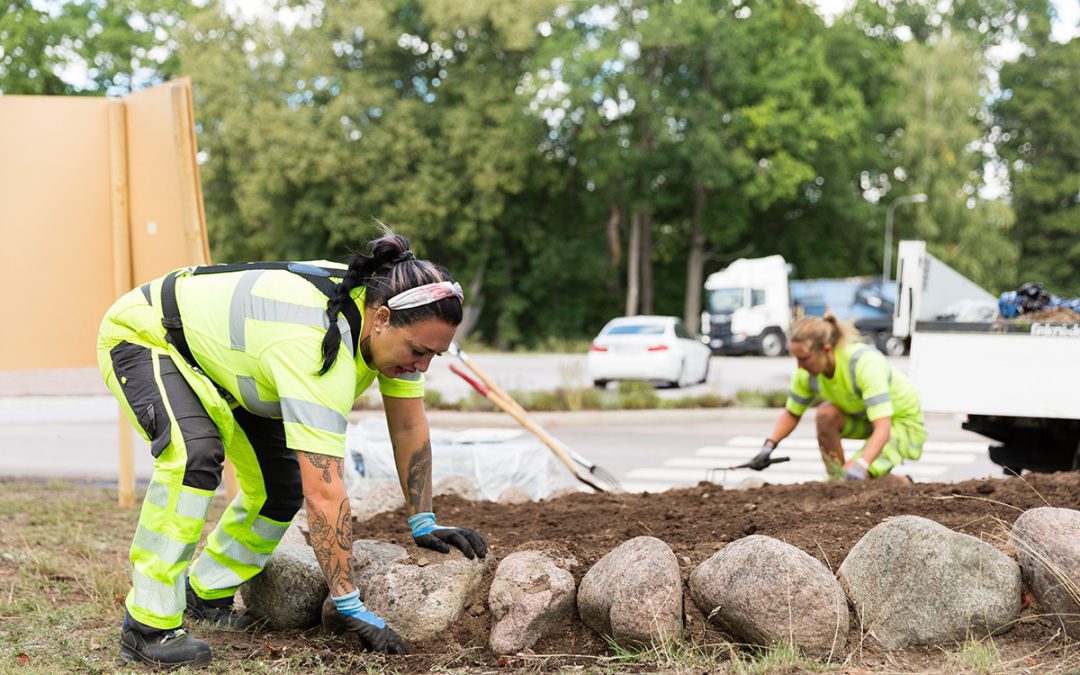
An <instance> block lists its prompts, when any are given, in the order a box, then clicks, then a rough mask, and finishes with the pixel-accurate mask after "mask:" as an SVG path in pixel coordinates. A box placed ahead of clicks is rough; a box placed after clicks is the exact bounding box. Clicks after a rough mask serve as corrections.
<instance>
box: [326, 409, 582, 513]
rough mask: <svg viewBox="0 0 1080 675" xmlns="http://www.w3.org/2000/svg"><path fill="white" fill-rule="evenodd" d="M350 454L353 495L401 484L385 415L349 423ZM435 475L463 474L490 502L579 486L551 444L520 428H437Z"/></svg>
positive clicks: (349, 484)
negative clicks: (514, 490) (511, 493)
mask: <svg viewBox="0 0 1080 675" xmlns="http://www.w3.org/2000/svg"><path fill="white" fill-rule="evenodd" d="M345 451H346V457H345V459H346V461H345V474H346V475H345V484H346V486H347V487H348V490H349V495H350V496H352V497H362V496H364V495H365V494H367V492H368V491H369V490H371V488H372V487H373V486H374V484H376V483H380V482H383V481H388V480H392V481H394V482H397V480H398V475H397V468H396V466H395V464H394V451H393V448H392V446H391V444H390V433H389V431H387V427H386V419H385V418H383V417H382V416H381V415H373V416H372V417H370V418H368V419H366V420H364V421H363V422H360V423H359V424H349V428H348V430H347V431H346V432H345ZM431 473H432V481H433V483H437V482H439V481H440V480H442V479H443V478H446V477H447V476H464V477H466V478H468V479H469V480H471V481H472V482H473V483H474V484H475V485H476V487H477V489H479V491H480V493H481V494H482V495H483V497H484V498H485V499H488V500H490V501H495V500H496V499H497V498H498V497H499V495H500V494H502V492H503V491H504V490H505V489H506V488H508V487H510V486H517V487H519V488H521V489H522V490H524V491H525V492H526V493H528V495H529V496H530V497H531V498H532V499H534V500H536V499H543V498H545V497H547V496H549V495H551V494H552V493H553V492H555V491H557V490H561V489H563V488H566V487H573V486H575V485H576V483H575V481H574V478H573V477H572V476H571V475H570V472H569V471H567V469H566V467H565V466H563V465H562V464H561V463H559V461H558V460H557V459H556V458H555V456H554V455H553V454H552V453H551V451H550V450H549V449H548V448H547V446H545V445H544V444H543V443H541V442H540V441H539V440H538V439H537V438H536V437H535V436H533V435H532V434H529V433H528V432H526V431H524V430H521V429H466V430H464V431H448V430H445V429H435V428H432V429H431Z"/></svg>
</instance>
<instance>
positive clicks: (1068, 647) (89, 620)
mask: <svg viewBox="0 0 1080 675" xmlns="http://www.w3.org/2000/svg"><path fill="white" fill-rule="evenodd" d="M0 487H3V488H4V489H3V490H2V491H0V522H2V526H0V619H2V620H0V671H3V670H4V669H5V668H7V667H8V666H9V664H12V663H22V661H23V660H24V659H25V660H28V662H29V663H28V666H30V667H31V670H33V672H61V671H63V672H89V671H92V672H101V671H112V670H115V669H116V667H117V662H116V656H115V654H116V644H117V643H116V640H117V639H118V635H119V631H118V627H119V620H120V616H121V614H122V609H121V603H122V601H123V594H124V593H126V591H127V588H128V585H129V583H130V580H129V579H128V575H127V574H128V573H127V561H126V558H127V548H128V546H129V545H130V541H131V536H132V534H133V533H134V531H135V525H136V522H137V519H138V513H137V511H135V510H130V509H119V508H118V507H116V505H115V499H116V497H115V492H113V491H111V490H102V489H100V488H92V487H79V486H67V485H56V484H41V485H37V484H28V483H19V484H14V483H8V484H4V485H0ZM1047 505H1050V506H1057V507H1064V508H1071V509H1080V473H1077V472H1073V473H1061V474H1037V475H1031V476H1025V477H1024V478H1022V479H1020V478H1010V479H983V480H973V481H967V482H963V483H956V484H932V483H927V484H915V485H911V486H893V485H889V484H884V483H861V484H849V483H806V484H802V485H790V486H766V487H763V488H761V489H758V490H749V491H734V490H724V489H722V488H720V487H718V486H716V485H711V484H700V485H698V486H697V487H693V488H688V489H682V490H672V491H669V492H665V493H660V494H626V495H588V494H578V495H572V496H568V497H563V498H561V499H556V500H552V501H546V502H539V503H528V504H519V505H498V504H493V503H489V502H468V501H465V500H462V499H460V498H458V497H454V496H446V497H439V498H436V500H435V510H436V512H437V513H438V514H439V519H440V521H441V522H445V523H448V524H460V525H464V526H469V527H474V528H476V529H477V530H479V531H480V532H481V533H482V534H483V535H484V537H485V538H486V539H487V541H488V543H489V545H490V547H491V551H492V555H494V556H496V558H497V559H501V558H503V557H505V556H506V555H508V554H510V553H513V552H515V551H521V550H527V549H538V550H543V551H546V552H548V553H549V554H551V555H552V556H553V557H555V558H562V559H564V560H566V561H567V562H568V563H569V568H570V570H571V571H572V573H573V574H574V577H575V579H577V580H578V581H580V580H581V577H582V576H584V574H585V573H586V572H587V571H588V569H589V568H590V567H591V566H592V565H593V564H594V563H595V562H596V561H597V560H599V559H600V558H601V557H603V556H604V555H605V554H607V553H608V552H609V551H611V550H612V549H613V548H615V547H616V546H618V545H619V544H621V543H622V542H624V541H626V540H627V539H629V538H632V537H636V536H639V535H652V536H655V537H658V538H660V539H662V540H663V541H665V542H667V543H668V545H670V546H671V547H672V549H673V550H674V551H675V554H676V556H677V557H678V559H679V562H680V566H681V569H682V573H683V577H684V580H685V579H686V578H688V577H689V575H690V573H691V572H693V570H694V569H695V568H696V567H697V566H698V565H699V564H700V563H702V562H703V561H704V560H705V559H707V558H708V557H709V556H711V555H712V554H713V553H715V552H716V551H717V550H719V549H720V548H721V547H722V546H723V545H724V544H726V543H728V542H731V541H734V540H736V539H738V538H740V537H743V536H746V535H748V534H764V535H768V536H771V537H776V538H778V539H780V540H782V541H785V542H788V543H790V544H792V545H794V546H797V547H798V548H800V549H802V550H804V551H806V552H807V553H809V554H810V555H812V556H814V557H815V558H817V559H818V560H820V561H822V562H823V563H824V564H826V565H827V566H828V567H829V568H830V569H832V570H835V569H836V568H837V567H839V565H840V563H841V562H842V561H843V559H844V557H845V556H846V555H847V553H848V551H849V550H850V549H851V547H852V546H854V544H855V543H856V542H857V541H858V540H859V539H860V538H861V537H862V536H863V535H864V534H865V533H866V531H867V530H869V529H870V528H871V527H873V526H874V525H876V524H878V523H880V522H881V521H882V520H883V519H885V518H888V517H890V516H898V515H905V514H911V515H918V516H923V517H926V518H930V519H931V520H934V521H936V522H938V523H941V524H942V525H945V526H946V527H949V528H950V529H953V530H956V531H959V532H964V533H967V534H971V535H973V536H976V537H980V538H981V539H983V540H985V541H988V542H990V543H991V544H993V545H995V546H997V547H999V548H1002V549H1005V548H1006V547H1005V546H1004V544H1003V541H1004V539H1005V533H1006V531H1007V528H1008V526H1010V525H1011V524H1012V523H1013V521H1014V520H1015V519H1016V518H1017V516H1019V515H1020V513H1021V512H1023V511H1024V510H1026V509H1029V508H1034V507H1038V506H1047ZM224 506H225V500H224V499H223V498H221V497H220V496H219V498H217V499H216V500H215V502H214V507H213V510H212V514H211V522H213V521H214V520H216V517H217V516H219V515H220V513H221V511H222V509H223V508H224ZM208 530H209V525H208V528H207V531H208ZM354 533H355V536H356V538H358V539H360V538H362V539H375V540H379V541H384V542H391V543H395V544H399V545H401V546H404V547H405V549H406V550H407V551H408V552H409V554H410V555H411V556H414V557H415V556H419V555H423V556H424V557H426V558H428V559H429V560H430V559H431V557H432V556H437V555H438V554H435V553H433V552H430V551H426V550H423V551H421V550H420V549H417V548H416V547H415V546H414V545H413V543H412V541H411V539H410V538H409V535H408V528H407V525H406V523H405V513H404V511H401V510H399V511H396V512H390V513H386V514H381V515H379V516H376V517H375V518H373V519H371V520H369V521H366V522H364V523H359V524H357V525H356V526H355V528H354ZM31 542H33V543H31ZM452 555H457V553H453V554H452ZM489 584H490V577H489V578H488V579H486V580H485V583H484V585H483V586H482V588H481V592H480V593H478V594H477V597H476V598H474V600H473V603H472V605H471V606H470V607H469V608H468V610H467V611H466V613H465V616H463V617H462V619H461V620H460V621H459V622H457V623H456V624H455V625H454V627H453V628H452V629H451V631H450V632H449V634H448V635H445V636H441V637H440V638H439V639H437V640H433V641H430V642H428V643H422V644H415V645H412V647H413V649H414V653H413V654H412V655H410V656H407V657H385V656H381V655H371V654H359V653H357V651H356V648H355V646H353V645H352V644H350V642H349V641H347V640H344V639H341V638H334V637H330V636H327V635H325V634H324V633H323V632H322V630H321V629H320V628H318V627H317V628H313V629H311V630H307V631H260V632H256V633H228V632H223V631H213V630H208V629H207V627H206V626H203V625H199V624H194V625H192V626H190V628H191V629H192V631H193V632H194V633H195V634H196V635H198V636H199V637H202V638H205V639H207V640H209V641H210V643H211V645H212V646H213V649H214V663H213V664H212V666H211V670H213V671H215V672H236V671H238V670H251V669H256V670H259V671H260V672H278V671H281V672H314V671H319V672H357V671H360V672H363V671H365V670H367V671H368V672H392V671H397V672H409V673H417V672H431V671H442V670H457V671H464V672H491V671H492V670H511V671H521V670H524V671H550V670H558V669H564V670H565V669H569V670H582V669H584V670H588V671H591V672H611V671H617V672H622V671H626V670H639V671H640V670H643V671H655V670H682V671H687V670H689V671H696V672H706V671H716V670H725V669H730V668H729V665H730V660H731V659H732V658H738V657H739V652H737V651H736V650H735V648H734V647H732V646H730V645H729V641H728V636H725V635H723V634H721V633H719V632H717V631H715V630H713V629H712V628H711V627H710V626H708V625H707V624H706V623H705V622H704V618H703V617H702V616H701V614H700V613H699V612H697V610H696V609H694V605H693V603H692V601H691V600H690V598H689V597H688V595H687V596H686V597H685V606H686V608H687V617H686V618H687V633H688V636H689V638H690V640H689V643H690V644H692V645H697V646H698V647H699V648H700V647H701V646H703V645H704V646H706V647H705V648H706V649H708V650H711V651H712V653H714V654H715V655H716V656H715V658H712V660H704V661H703V660H701V659H697V660H695V659H693V658H689V657H684V658H682V660H680V659H678V658H677V659H674V660H664V659H659V660H658V659H655V658H654V659H652V660H649V659H642V660H636V661H629V662H628V661H620V660H617V658H616V655H615V654H614V652H612V651H611V649H610V648H609V647H608V645H607V644H606V643H605V642H604V640H603V639H601V638H600V637H599V636H597V635H595V634H594V633H593V632H592V631H591V630H589V629H588V628H586V627H585V626H584V625H583V624H582V623H581V622H580V621H579V620H578V619H576V618H574V619H572V620H571V621H570V622H568V623H567V624H566V625H565V626H564V627H563V629H562V631H561V632H560V633H559V634H557V635H553V636H550V637H548V638H546V639H545V640H543V641H541V642H540V643H538V644H537V645H536V646H535V647H534V648H533V650H532V653H530V654H525V655H519V656H514V657H509V658H500V657H498V656H497V655H495V654H492V653H491V652H490V651H489V650H488V648H487V640H488V634H489V632H490V629H491V617H490V613H489V612H488V610H487V607H486V604H487V590H488V585H489ZM854 624H855V622H854V621H853V628H852V631H851V634H850V635H849V645H851V646H850V647H849V653H848V654H847V655H845V657H844V659H843V662H842V665H840V666H839V671H840V672H866V671H873V672H941V671H958V672H963V671H971V670H972V668H971V667H969V666H967V665H965V664H964V661H963V660H962V654H961V652H962V651H963V649H962V647H960V646H956V645H943V646H940V647H925V648H913V649H905V650H896V651H888V650H885V649H882V648H881V647H879V646H878V645H877V644H876V642H874V641H873V640H872V639H867V638H865V637H864V636H863V635H862V634H861V632H860V631H859V629H858V626H857V625H854ZM60 635H63V636H65V638H64V639H65V640H66V641H67V642H66V643H65V644H66V645H67V647H66V648H65V649H64V650H62V653H61V654H58V653H57V652H56V650H55V649H52V648H51V647H50V645H52V644H54V640H55V639H56V638H57V637H58V636H60ZM992 646H993V649H994V650H995V656H994V659H993V660H992V662H991V663H990V664H988V665H987V666H985V667H981V668H975V669H976V670H978V671H979V672H1000V673H1011V672H1021V671H1026V672H1080V647H1078V646H1077V644H1076V643H1075V642H1071V643H1070V642H1066V641H1065V640H1063V639H1062V638H1061V637H1059V636H1057V635H1056V632H1055V627H1054V625H1053V624H1052V623H1051V622H1050V620H1048V619H1046V618H1044V617H1040V616H1039V615H1038V614H1037V612H1036V610H1035V608H1033V607H1030V606H1028V603H1027V598H1026V597H1025V610H1024V612H1023V615H1022V618H1021V621H1020V622H1019V623H1018V624H1017V625H1016V626H1015V627H1014V628H1013V629H1012V630H1011V631H1009V632H1008V633H1005V634H1003V635H1000V636H995V637H994V638H993V641H992ZM958 654H959V655H960V656H958ZM664 658H665V659H666V658H667V657H666V656H665V657H664ZM806 667H808V666H793V667H788V669H787V672H799V671H802V670H805V669H806ZM815 668H820V666H816V667H815ZM743 670H746V668H743Z"/></svg>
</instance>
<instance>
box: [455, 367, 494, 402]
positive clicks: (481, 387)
mask: <svg viewBox="0 0 1080 675" xmlns="http://www.w3.org/2000/svg"><path fill="white" fill-rule="evenodd" d="M450 370H451V371H453V373H454V374H455V375H457V376H458V377H460V378H461V379H463V380H465V381H466V382H468V383H469V384H471V385H472V388H473V389H475V390H476V391H477V392H478V393H479V394H480V395H481V396H483V397H484V398H487V396H488V393H489V392H488V388H487V387H485V386H484V385H482V384H480V383H479V382H477V381H476V380H474V379H473V378H471V377H469V376H468V375H466V374H465V371H463V370H462V369H461V368H458V367H457V365H456V364H451V365H450Z"/></svg>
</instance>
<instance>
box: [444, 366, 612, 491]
mask: <svg viewBox="0 0 1080 675" xmlns="http://www.w3.org/2000/svg"><path fill="white" fill-rule="evenodd" d="M450 370H451V371H452V372H453V373H454V374H455V375H457V376H458V377H460V378H461V379H463V380H465V381H466V382H468V383H469V384H470V385H471V386H472V388H473V389H475V390H476V391H477V393H479V394H480V395H481V396H483V397H484V398H486V399H487V400H489V401H491V402H492V403H494V404H495V407H497V408H498V409H500V410H502V411H503V412H505V413H506V414H508V415H510V416H511V417H513V418H514V420H515V421H516V422H517V423H518V424H520V425H521V426H523V427H525V428H526V429H528V430H529V431H531V432H532V433H533V435H535V436H536V437H537V438H539V439H540V440H541V441H542V442H543V443H544V445H546V446H547V447H548V449H549V450H551V452H553V453H554V454H555V456H556V457H558V458H559V461H560V462H562V463H563V464H564V465H565V466H566V468H567V470H569V471H570V473H572V474H574V478H577V479H578V480H579V481H581V482H582V483H584V484H586V485H588V486H589V487H591V488H592V489H594V490H596V491H597V492H604V489H603V488H601V487H600V486H598V485H596V484H595V483H593V482H592V481H590V480H589V479H587V478H585V477H584V476H582V475H581V474H579V473H578V472H577V468H576V467H575V466H574V461H573V460H572V459H570V456H569V455H568V454H566V451H565V450H563V448H562V446H561V445H560V444H559V442H558V441H557V440H555V439H554V438H553V437H552V436H551V434H549V433H548V432H546V431H544V430H543V429H542V428H541V427H540V426H538V425H537V424H536V423H535V422H533V421H532V420H531V419H529V418H528V417H527V416H526V415H525V412H524V410H523V409H522V408H521V407H520V406H518V405H516V404H514V403H509V402H508V401H507V399H504V398H503V397H502V396H499V395H498V394H496V393H495V392H493V391H492V390H491V389H490V388H488V387H487V386H486V385H484V384H482V383H480V382H477V381H476V380H474V379H473V378H471V377H469V375H468V374H466V373H465V371H463V370H462V369H461V368H458V367H457V365H456V364H451V366H450Z"/></svg>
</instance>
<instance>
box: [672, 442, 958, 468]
mask: <svg viewBox="0 0 1080 675" xmlns="http://www.w3.org/2000/svg"><path fill="white" fill-rule="evenodd" d="M694 456H695V457H705V458H709V461H712V462H715V463H718V464H726V465H728V466H730V465H732V464H742V463H743V462H749V461H750V458H751V457H753V456H754V451H749V452H748V451H747V449H746V448H731V447H725V446H722V445H707V446H705V447H703V448H698V449H697V450H695V451H694ZM773 457H790V458H791V461H792V462H798V461H799V460H803V459H805V460H808V461H810V460H812V461H816V462H819V463H820V462H821V453H820V452H818V450H817V448H815V449H813V450H797V449H794V448H788V447H786V446H785V447H780V448H777V449H776V450H775V451H774V452H773ZM976 457H978V455H977V454H976V453H972V452H964V453H959V452H958V453H942V452H941V451H938V450H928V451H924V452H923V455H922V459H920V460H918V461H920V462H929V463H931V464H970V463H971V462H973V461H974V460H975V458H976ZM729 460H730V461H729ZM668 461H671V460H668ZM665 466H670V465H669V464H667V463H666V462H665Z"/></svg>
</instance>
